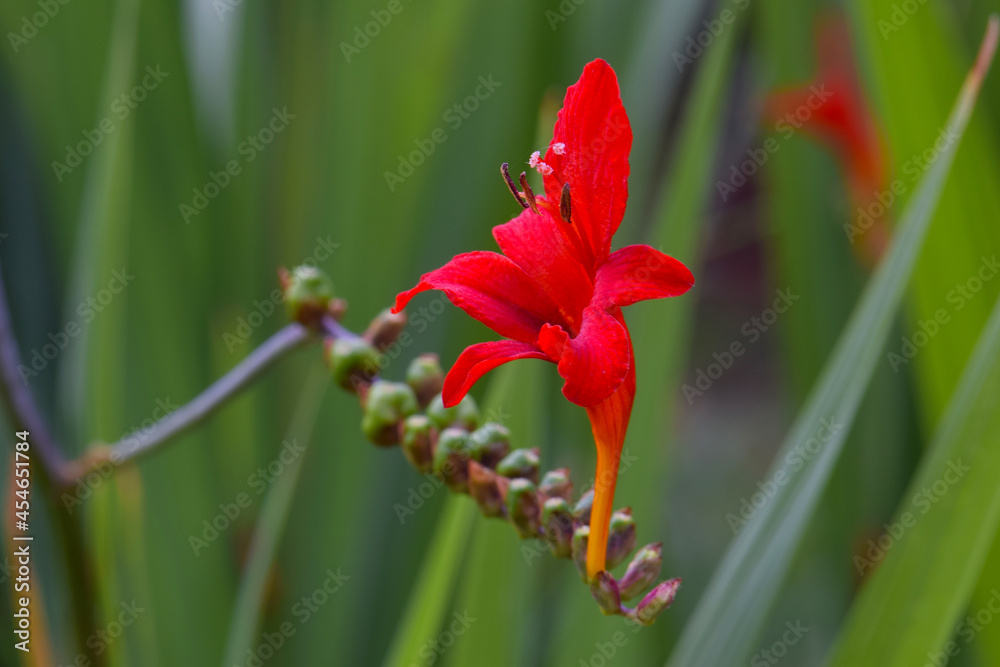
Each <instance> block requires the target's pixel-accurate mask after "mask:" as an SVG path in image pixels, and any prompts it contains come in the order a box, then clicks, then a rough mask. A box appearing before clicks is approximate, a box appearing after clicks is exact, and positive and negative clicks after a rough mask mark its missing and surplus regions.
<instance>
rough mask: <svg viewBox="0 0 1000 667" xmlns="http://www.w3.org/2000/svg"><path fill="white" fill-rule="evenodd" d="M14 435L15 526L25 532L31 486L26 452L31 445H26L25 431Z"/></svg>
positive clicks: (26, 433) (29, 461) (29, 460)
mask: <svg viewBox="0 0 1000 667" xmlns="http://www.w3.org/2000/svg"><path fill="white" fill-rule="evenodd" d="M16 435H17V437H18V440H19V442H18V443H17V444H16V445H15V446H14V449H15V450H16V451H15V453H14V476H15V481H16V483H17V486H18V489H17V491H15V492H14V495H16V496H17V497H18V500H17V501H16V502H15V509H16V511H15V516H16V517H17V524H16V525H17V526H19V527H21V529H22V530H27V528H28V526H27V524H28V507H29V505H28V495H29V494H30V489H29V486H30V484H31V482H30V475H31V468H30V467H29V464H30V463H31V459H30V457H29V456H28V450H29V449H31V445H29V444H28V432H27V431H19V432H18V433H17V434H16Z"/></svg>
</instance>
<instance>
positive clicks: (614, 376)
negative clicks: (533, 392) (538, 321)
mask: <svg viewBox="0 0 1000 667" xmlns="http://www.w3.org/2000/svg"><path fill="white" fill-rule="evenodd" d="M538 347H540V348H541V349H542V350H544V351H545V353H546V354H548V355H549V358H550V359H553V360H554V359H558V360H559V375H561V376H562V377H563V378H564V379H565V380H566V383H565V384H564V385H563V395H564V396H565V397H566V398H568V399H569V400H570V401H572V402H573V403H576V404H577V405H582V406H584V407H590V406H593V405H597V404H598V403H601V402H602V401H604V400H605V399H607V398H608V397H609V396H611V394H613V393H615V390H617V389H618V388H619V387H620V386H621V384H622V382H623V381H624V380H625V378H626V377H627V375H628V373H629V369H630V368H631V367H632V344H631V342H630V341H629V336H628V330H627V329H626V328H625V325H624V321H622V322H619V321H618V320H617V319H615V317H614V316H612V315H611V314H610V313H608V312H607V311H605V310H603V309H601V308H595V307H593V306H591V307H588V308H587V309H586V310H585V311H584V312H583V326H582V327H581V328H580V333H579V334H577V336H576V337H575V338H570V337H569V334H568V333H566V331H565V330H564V329H563V328H562V327H560V326H553V325H546V326H544V327H542V330H541V332H540V333H539V334H538Z"/></svg>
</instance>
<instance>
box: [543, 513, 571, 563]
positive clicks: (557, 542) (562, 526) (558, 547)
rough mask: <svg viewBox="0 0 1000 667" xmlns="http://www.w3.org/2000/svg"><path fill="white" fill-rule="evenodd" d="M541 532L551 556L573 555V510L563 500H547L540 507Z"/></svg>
mask: <svg viewBox="0 0 1000 667" xmlns="http://www.w3.org/2000/svg"><path fill="white" fill-rule="evenodd" d="M542 530H543V531H544V533H545V541H546V542H547V543H548V545H549V550H550V551H551V552H552V555H553V556H555V557H556V558H569V557H570V556H572V555H573V510H572V509H571V508H570V506H569V503H568V502H566V499H565V498H549V499H548V500H546V501H545V504H544V505H542Z"/></svg>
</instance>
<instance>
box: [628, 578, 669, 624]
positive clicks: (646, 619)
mask: <svg viewBox="0 0 1000 667" xmlns="http://www.w3.org/2000/svg"><path fill="white" fill-rule="evenodd" d="M680 585H681V580H680V579H670V580H668V581H664V582H663V583H661V584H660V585H658V586H657V587H656V588H654V589H653V590H651V591H650V592H649V593H647V594H646V597H644V598H643V599H642V602H640V603H639V605H638V606H637V607H636V608H635V611H634V612H633V613H632V614H630V616H631V618H632V619H633V620H635V621H636V622H637V623H641V624H642V625H652V624H653V621H655V620H656V617H657V616H659V615H660V614H661V613H662V612H663V611H664V610H665V609H666V608H667V607H669V606H670V604H671V603H672V602H673V601H674V596H676V595H677V589H678V588H680Z"/></svg>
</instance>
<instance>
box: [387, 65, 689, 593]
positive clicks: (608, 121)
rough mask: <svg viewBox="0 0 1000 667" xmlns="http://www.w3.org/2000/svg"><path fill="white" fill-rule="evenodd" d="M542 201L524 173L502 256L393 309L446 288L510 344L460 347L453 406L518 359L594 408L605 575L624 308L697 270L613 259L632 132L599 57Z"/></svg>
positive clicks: (569, 96)
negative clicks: (554, 369)
mask: <svg viewBox="0 0 1000 667" xmlns="http://www.w3.org/2000/svg"><path fill="white" fill-rule="evenodd" d="M553 134H554V136H553V138H552V142H551V143H550V144H549V147H548V150H547V151H546V153H545V156H544V158H543V157H542V156H541V155H540V153H537V152H536V153H534V154H533V155H532V156H531V159H530V161H529V164H530V165H531V166H532V167H534V168H535V169H537V170H538V172H539V173H541V174H542V177H543V182H544V185H545V193H544V194H539V195H535V194H534V193H533V192H532V190H531V187H530V186H529V185H528V182H527V179H526V177H525V174H524V173H522V174H521V179H520V180H521V188H522V190H523V191H520V192H519V191H518V189H517V187H516V186H515V185H514V182H513V180H512V179H511V177H510V176H509V175H508V174H507V169H506V165H504V167H503V174H504V176H505V178H506V179H507V183H508V185H509V187H510V188H511V191H512V192H513V193H514V196H515V198H516V199H517V200H518V202H519V203H520V204H521V205H522V206H523V207H524V210H523V211H522V212H521V214H520V215H519V216H517V217H516V218H514V219H513V220H511V221H510V222H508V223H506V224H503V225H499V226H497V227H494V228H493V237H494V238H495V239H496V242H497V244H498V245H499V246H500V249H501V250H502V251H503V254H498V253H495V252H470V253H465V254H462V255H458V256H457V257H455V258H454V259H452V260H451V261H450V262H448V263H447V264H445V265H444V266H443V267H441V268H440V269H437V270H436V271H431V272H430V273H427V274H424V275H423V276H422V277H421V279H420V282H419V284H417V286H416V287H414V288H413V289H411V290H409V291H408V292H403V293H402V294H400V295H399V296H397V297H396V306H395V308H394V312H399V311H400V310H402V309H403V308H404V307H405V306H406V304H407V303H409V301H410V299H412V298H413V297H414V296H415V295H416V294H419V293H420V292H423V291H425V290H430V289H437V290H441V291H443V292H444V293H445V294H446V295H447V296H448V298H449V299H450V300H451V302H452V303H454V304H455V305H456V306H458V307H459V308H461V309H462V310H464V311H465V312H466V313H468V314H469V315H471V316H472V317H474V318H476V319H477V320H479V321H480V322H482V323H483V324H485V325H486V326H488V327H490V328H491V329H493V330H494V331H496V332H497V333H498V334H500V335H501V336H503V337H504V338H505V339H506V340H499V341H492V342H487V343H477V344H475V345H472V346H470V347H468V348H466V349H465V351H464V352H462V354H461V355H459V357H458V359H457V360H456V361H455V364H454V365H453V366H452V368H451V370H450V371H449V372H448V375H447V377H446V378H445V382H444V390H443V399H444V404H445V405H446V406H451V405H454V404H456V403H458V402H459V401H460V400H461V399H462V397H464V396H465V394H466V392H468V391H469V388H470V387H472V385H473V383H475V382H476V380H478V379H479V378H480V377H482V376H483V374H485V373H486V372H487V371H490V370H492V369H493V368H496V367H497V366H499V365H501V364H504V363H506V362H508V361H511V360H514V359H545V360H547V361H551V362H553V363H555V364H557V365H558V370H559V374H560V375H561V376H562V377H563V378H564V379H565V384H564V385H563V394H564V395H565V396H566V398H568V399H569V400H570V401H572V402H573V403H576V404H577V405H581V406H583V407H585V408H586V409H587V414H588V415H589V417H590V422H591V426H592V430H593V433H594V440H595V441H596V444H597V474H596V476H595V479H596V488H595V495H594V505H593V509H592V512H591V524H590V530H591V532H590V539H589V547H588V552H587V571H588V573H589V575H590V576H591V577H593V576H594V575H596V574H597V573H598V572H600V571H601V570H603V569H604V561H605V551H606V549H607V538H608V523H609V521H610V519H611V511H612V503H613V501H614V491H615V482H616V480H617V474H618V461H619V457H620V455H621V448H622V443H623V441H624V439H625V431H626V429H627V428H628V420H629V415H630V414H631V412H632V400H633V397H634V395H635V360H634V357H633V354H632V342H631V338H630V337H629V332H628V329H627V328H626V326H625V319H624V317H623V316H622V312H621V308H622V307H623V306H627V305H629V304H632V303H635V302H636V301H641V300H643V299H657V298H662V297H668V296H677V295H679V294H683V293H684V292H686V291H688V289H690V288H691V286H692V285H693V284H694V278H693V276H692V275H691V272H690V271H688V269H687V268H686V267H685V266H684V265H683V264H681V263H680V262H679V261H677V260H676V259H674V258H672V257H668V256H667V255H664V254H663V253H661V252H659V251H657V250H655V249H653V248H651V247H649V246H645V245H634V246H628V247H626V248H622V249H621V250H617V251H615V252H611V237H612V236H613V235H614V233H615V230H617V229H618V225H619V224H620V223H621V220H622V215H623V214H624V212H625V200H626V199H627V198H628V174H629V164H628V155H629V150H630V148H631V146H632V130H631V127H630V126H629V121H628V116H626V114H625V108H624V107H623V106H622V102H621V96H620V94H619V91H618V79H617V77H616V76H615V72H614V70H613V69H611V66H610V65H608V64H607V63H606V62H604V61H603V60H595V61H594V62H592V63H590V64H588V65H587V66H586V68H584V71H583V76H582V77H580V80H579V81H578V82H577V83H576V84H575V85H573V86H571V87H570V88H569V89H568V90H567V91H566V99H565V102H564V105H563V109H562V110H561V111H560V112H559V117H558V120H557V121H556V126H555V131H554V133H553Z"/></svg>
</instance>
